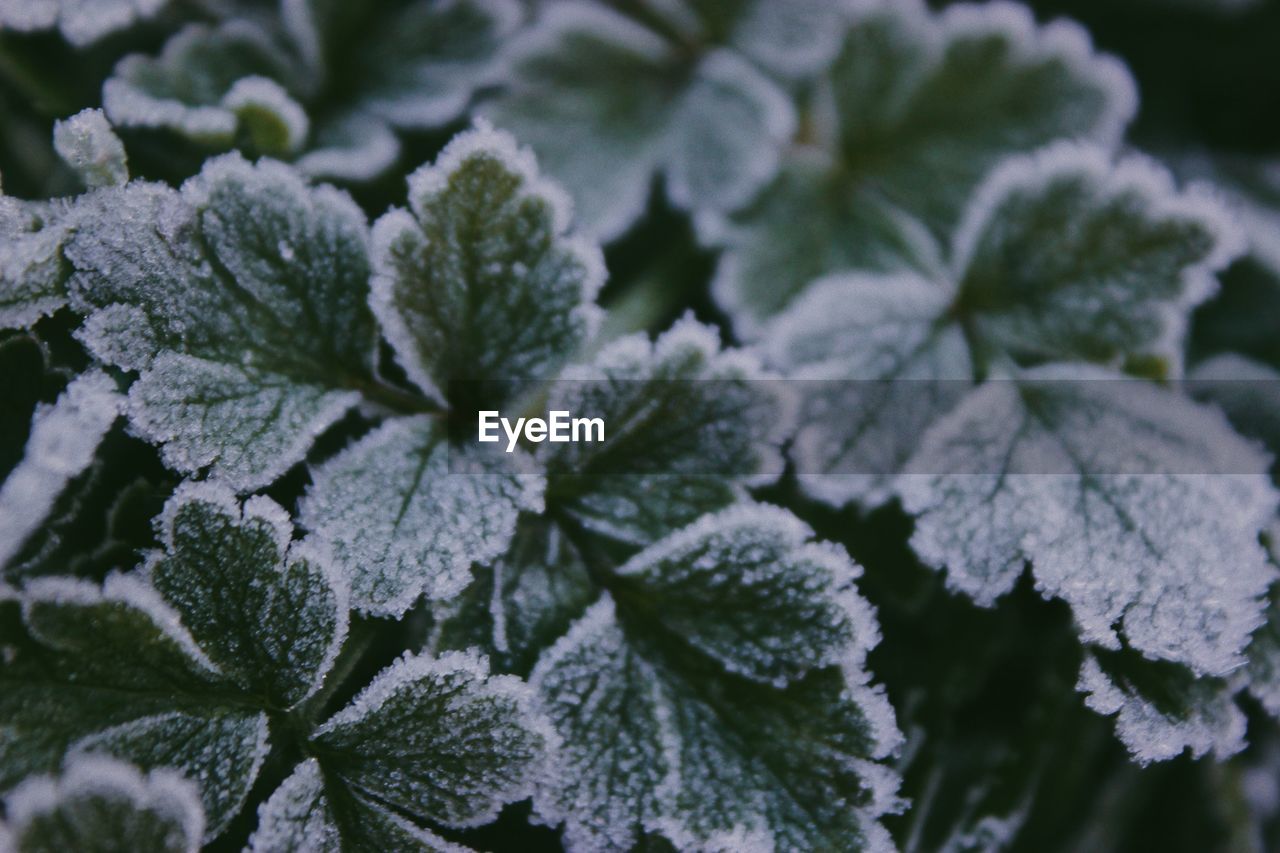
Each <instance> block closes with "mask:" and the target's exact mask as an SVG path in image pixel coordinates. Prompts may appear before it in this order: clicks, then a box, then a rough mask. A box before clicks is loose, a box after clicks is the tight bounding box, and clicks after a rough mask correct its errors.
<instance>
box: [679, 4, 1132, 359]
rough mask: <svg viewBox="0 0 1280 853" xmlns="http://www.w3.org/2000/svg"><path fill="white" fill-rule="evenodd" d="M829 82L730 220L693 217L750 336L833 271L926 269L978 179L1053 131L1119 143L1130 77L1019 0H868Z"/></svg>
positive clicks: (1072, 31) (721, 287) (720, 286)
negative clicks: (811, 119) (812, 118)
mask: <svg viewBox="0 0 1280 853" xmlns="http://www.w3.org/2000/svg"><path fill="white" fill-rule="evenodd" d="M855 6H856V9H857V11H856V13H855V14H854V16H853V21H852V23H851V24H850V25H849V26H848V28H847V30H846V32H845V36H844V40H843V43H842V46H841V49H840V52H839V55H838V56H837V57H836V59H835V61H834V64H833V65H832V66H831V69H830V72H829V74H830V76H829V78H828V79H826V80H824V81H823V83H822V86H821V89H820V97H819V99H818V104H819V106H820V107H821V109H818V110H817V113H818V115H820V116H825V117H826V118H825V120H822V121H817V122H815V123H816V125H817V127H816V130H815V132H814V133H812V134H811V136H815V137H816V138H814V139H812V140H810V141H809V144H804V145H793V146H791V148H789V149H787V150H786V151H785V152H784V153H783V155H782V159H781V165H780V167H779V174H778V177H777V178H776V179H775V180H774V181H772V182H771V183H770V184H769V185H768V186H767V187H765V188H764V189H763V191H762V192H761V193H760V195H759V197H758V198H757V199H756V200H755V201H753V202H752V203H751V204H750V205H748V206H747V207H746V208H744V209H743V210H741V211H739V212H737V213H734V214H733V215H731V216H727V217H726V216H723V215H715V214H714V213H713V212H711V211H709V210H706V211H701V212H700V215H699V224H700V226H701V232H702V234H703V236H704V237H705V238H706V239H707V240H709V241H710V242H712V243H713V244H715V245H717V246H721V247H723V248H725V250H726V251H725V253H724V254H723V255H722V257H721V260H720V265H719V268H718V270H717V273H716V278H715V281H714V282H713V292H714V295H715V296H716V298H717V300H718V301H719V302H720V304H721V305H722V306H723V307H724V308H725V309H726V310H727V311H728V312H729V313H730V314H731V316H732V317H733V319H734V322H735V325H736V326H737V327H738V329H739V331H740V332H742V333H744V334H747V335H755V334H757V333H758V332H759V331H760V328H759V326H760V323H761V322H762V321H763V320H764V319H766V318H767V317H769V316H770V315H772V314H774V313H776V312H777V311H778V310H780V309H781V308H783V307H784V306H785V305H786V304H787V302H788V301H789V300H790V299H791V298H792V297H793V296H795V295H796V294H797V293H798V292H799V291H800V290H801V289H803V287H804V286H805V285H807V284H808V283H809V282H810V281H812V280H814V279H816V278H818V277H820V276H822V275H824V274H826V273H831V272H846V271H855V270H857V271H876V272H897V271H901V270H903V269H914V270H916V271H917V272H921V273H923V274H925V275H928V274H929V273H930V272H931V271H932V270H933V269H934V267H935V265H936V254H937V252H936V244H937V243H939V242H941V243H945V242H946V241H947V240H948V239H949V237H950V235H951V232H952V229H953V228H954V227H955V225H956V222H957V221H958V218H959V215H960V213H961V211H962V210H963V209H964V206H965V204H966V203H967V202H968V200H969V196H970V193H971V192H972V191H973V188H974V187H975V186H976V185H977V184H978V183H979V182H980V181H981V180H982V179H983V177H984V176H985V175H986V173H987V171H988V170H989V169H990V168H991V167H993V166H994V165H996V163H998V162H999V161H1000V160H1001V159H1002V158H1004V157H1007V156H1010V155H1013V154H1019V153H1027V152H1030V151H1034V150H1035V149H1037V148H1039V147H1041V146H1044V145H1046V144H1048V143H1050V142H1053V141H1055V140H1060V139H1076V140H1082V141H1093V142H1097V143H1099V144H1102V145H1103V146H1107V147H1110V146H1111V145H1113V144H1114V143H1115V142H1116V141H1117V140H1118V138H1119V136H1120V134H1121V132H1122V131H1123V129H1124V126H1125V124H1126V123H1127V122H1128V120H1129V118H1130V117H1131V116H1132V114H1133V112H1134V109H1135V107H1136V102H1137V99H1136V94H1135V90H1134V85H1133V82H1132V80H1131V79H1130V78H1129V76H1128V73H1127V72H1126V71H1125V69H1124V67H1123V66H1122V65H1121V64H1120V63H1119V62H1117V61H1116V60H1114V59H1112V58H1110V57H1107V56H1103V55H1100V54H1098V53H1097V52H1096V51H1094V49H1093V46H1092V44H1091V43H1090V41H1089V38H1088V35H1087V34H1086V33H1085V32H1084V30H1082V29H1081V28H1079V27H1078V26H1076V25H1074V24H1071V23H1068V22H1065V21H1055V22H1053V23H1050V24H1047V25H1043V26H1041V25H1038V24H1036V22H1035V20H1034V19H1033V17H1032V15H1031V13H1030V12H1029V11H1028V10H1027V9H1026V8H1024V7H1023V6H1020V5H1015V4H1013V3H1005V2H994V3H983V4H970V3H955V4H950V5H948V6H947V8H946V9H944V10H942V11H941V12H937V13H935V12H931V11H929V10H928V9H927V8H926V7H925V4H924V3H923V2H919V0H891V1H890V0H885V2H874V0H873V2H860V3H857V4H855Z"/></svg>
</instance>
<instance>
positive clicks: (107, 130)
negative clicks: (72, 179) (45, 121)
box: [53, 110, 129, 188]
mask: <svg viewBox="0 0 1280 853" xmlns="http://www.w3.org/2000/svg"><path fill="white" fill-rule="evenodd" d="M53 146H54V148H56V149H57V151H58V154H59V155H60V156H61V157H62V159H63V160H65V161H66V162H67V165H69V166H71V168H73V169H75V170H76V173H77V174H79V175H80V179H81V180H83V181H84V183H85V186H87V187H90V188H94V187H111V186H120V185H122V184H124V183H125V182H126V181H128V180H129V166H128V161H127V158H126V156H125V152H124V144H123V143H121V141H120V137H118V136H116V134H115V131H114V130H112V129H111V124H110V123H109V122H108V121H107V118H106V116H104V115H103V114H102V110H83V111H81V112H78V113H76V114H75V115H73V116H72V117H71V118H69V119H66V120H65V121H59V122H56V123H55V124H54V126H53Z"/></svg>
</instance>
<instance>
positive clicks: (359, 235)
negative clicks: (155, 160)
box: [65, 155, 374, 490]
mask: <svg viewBox="0 0 1280 853" xmlns="http://www.w3.org/2000/svg"><path fill="white" fill-rule="evenodd" d="M366 244H367V231H366V227H365V220H364V215H363V213H361V212H360V210H359V208H357V207H356V206H355V205H354V203H353V202H352V201H351V199H350V198H349V197H347V196H346V195H345V194H343V193H340V192H338V191H336V190H334V189H332V188H330V187H324V186H322V187H316V188H311V187H308V186H306V184H305V183H303V181H302V180H301V178H299V177H298V175H297V174H296V173H294V172H293V171H291V170H290V169H288V168H287V167H285V166H283V165H281V164H278V163H271V162H267V161H264V162H262V163H259V164H258V165H256V166H253V165H250V164H248V163H246V162H245V161H244V160H242V159H240V158H239V157H237V156H234V155H232V156H228V157H224V158H218V159H215V160H211V161H209V162H208V163H207V164H206V165H205V168H204V170H203V171H202V172H201V174H200V175H199V176H198V177H196V178H193V179H192V180H190V181H188V182H187V183H186V184H185V185H184V186H183V189H182V191H181V192H180V193H178V192H174V191H173V190H170V189H168V188H165V187H162V186H159V185H153V184H140V183H135V184H131V185H130V186H128V187H127V188H125V189H124V190H123V191H122V192H121V194H120V197H119V199H118V204H117V209H116V210H115V211H114V213H113V215H111V216H105V217H102V218H100V219H94V220H91V221H88V222H86V223H84V224H83V225H82V227H80V228H79V229H78V230H77V231H76V233H75V234H74V235H73V236H72V237H71V238H70V239H69V240H68V242H67V245H66V247H65V253H66V256H67V258H68V259H69V260H70V261H71V263H72V265H73V266H74V268H75V273H74V275H73V276H72V278H71V294H72V299H71V301H72V305H73V307H74V308H76V309H77V310H78V311H81V312H82V313H85V314H87V315H88V318H87V320H86V321H85V325H84V326H83V328H82V329H81V331H80V333H79V335H80V339H81V340H82V341H83V342H84V343H85V345H86V346H87V347H88V348H89V349H90V351H91V352H93V354H94V355H95V356H97V357H98V358H100V359H101V360H103V361H105V362H107V363H110V364H114V365H116V366H118V367H120V368H122V369H125V370H138V371H140V374H141V375H140V377H139V380H138V381H137V382H136V383H135V384H134V386H133V388H132V389H131V390H130V398H129V406H128V411H129V416H130V420H131V422H132V423H133V426H134V429H135V430H136V431H137V432H138V433H139V434H140V435H142V436H143V437H144V438H146V439H148V440H150V441H153V442H156V443H159V444H162V445H163V453H164V458H165V461H166V463H167V464H169V465H170V466H172V467H174V468H176V469H178V470H180V471H184V472H193V471H197V470H200V469H205V468H207V469H209V471H210V473H211V474H213V475H214V476H215V477H218V478H220V479H222V480H224V481H225V482H227V483H229V484H231V485H232V486H233V487H235V488H237V489H242V490H247V489H250V488H253V487H255V486H259V485H264V484H266V483H269V482H271V481H272V480H274V479H275V478H276V477H278V476H279V475H280V474H281V473H283V472H284V471H285V470H286V469H288V468H289V467H290V466H291V465H293V464H294V463H296V462H298V461H300V460H301V459H302V457H303V455H304V454H305V453H306V451H307V449H308V447H309V446H310V444H311V442H312V441H313V440H314V437H315V436H316V435H317V434H318V433H319V432H321V431H322V430H323V429H325V428H326V427H327V426H329V425H330V424H332V423H333V422H334V421H335V420H337V419H338V418H339V417H341V415H342V414H343V413H344V412H345V411H346V410H347V409H348V408H350V407H351V406H352V405H354V404H355V403H356V402H357V401H358V399H359V395H358V392H357V390H356V389H358V388H360V387H361V386H362V385H363V384H365V383H367V382H369V381H370V378H371V376H372V370H373V365H372V363H373V356H374V325H373V320H372V317H371V316H370V314H369V312H368V310H367V308H366V307H365V294H366V292H367V291H366V288H367V282H368V275H369V267H368V256H367V245H366Z"/></svg>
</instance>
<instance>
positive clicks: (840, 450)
mask: <svg viewBox="0 0 1280 853" xmlns="http://www.w3.org/2000/svg"><path fill="white" fill-rule="evenodd" d="M952 299H953V296H952V294H951V293H950V292H949V291H948V289H947V288H945V287H943V286H941V285H939V284H938V283H936V282H932V281H928V280H925V279H923V278H920V277H919V276H916V275H913V274H910V273H904V274H902V275H897V276H889V275H882V276H877V275H864V274H856V273H847V274H844V275H833V276H830V277H828V278H825V279H822V280H821V281H817V282H814V284H813V285H812V286H811V287H810V288H809V289H808V290H807V291H806V292H805V293H804V294H803V295H801V296H800V297H799V298H798V299H796V301H795V303H794V304H793V305H792V307H791V308H790V309H788V310H787V311H785V312H784V313H782V314H780V315H779V316H778V317H777V318H775V320H774V321H773V322H771V323H770V325H769V326H768V327H767V331H766V332H765V334H764V339H763V343H762V346H763V347H764V352H765V358H766V360H767V361H768V362H769V363H770V364H771V365H773V366H775V367H776V368H778V369H779V370H781V371H782V372H784V373H785V374H786V375H787V376H788V377H789V378H792V379H797V380H802V381H800V382H798V383H796V384H797V387H798V388H799V396H800V397H801V400H802V402H801V409H800V417H799V419H798V422H799V427H798V429H797V431H796V436H795V440H794V441H793V442H792V445H791V455H792V458H793V459H794V461H795V468H796V479H797V481H798V482H799V483H800V485H801V486H802V487H803V488H804V490H805V492H806V493H808V494H809V495H811V496H813V497H816V498H818V499H819V500H822V501H824V502H826V503H829V504H832V505H834V506H841V505H843V504H846V503H848V502H849V501H851V500H856V501H859V502H861V503H863V504H865V505H871V506H874V505H876V504H879V503H882V502H883V501H885V500H887V499H888V498H889V497H891V495H892V486H893V478H894V477H895V476H896V475H897V473H898V472H899V471H900V470H902V466H903V465H905V464H906V462H907V460H908V459H910V457H911V454H912V453H914V452H915V450H916V447H917V445H918V443H919V436H920V434H921V433H922V432H923V431H924V430H925V429H927V428H928V427H929V426H930V425H931V424H932V423H933V422H934V421H935V420H937V419H938V418H940V417H942V416H943V415H945V414H946V413H947V412H949V411H950V410H951V409H952V408H953V407H954V406H955V405H956V403H958V402H959V401H960V399H961V397H963V395H964V394H965V393H966V392H967V391H968V390H969V388H970V387H971V380H972V376H973V365H972V362H971V359H970V355H969V348H968V345H967V343H966V341H965V338H964V333H963V331H962V330H961V329H960V327H959V326H958V325H956V324H952V323H947V322H945V320H944V318H945V317H946V316H947V313H948V310H949V304H950V302H951V300H952Z"/></svg>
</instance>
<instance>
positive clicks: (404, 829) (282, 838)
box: [249, 758, 467, 853]
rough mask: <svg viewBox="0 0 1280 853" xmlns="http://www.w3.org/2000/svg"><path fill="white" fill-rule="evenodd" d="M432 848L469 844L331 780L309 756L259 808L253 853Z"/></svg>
mask: <svg viewBox="0 0 1280 853" xmlns="http://www.w3.org/2000/svg"><path fill="white" fill-rule="evenodd" d="M301 849H306V850H314V851H316V852H317V853H339V851H342V850H344V849H346V850H430V851H433V853H457V851H464V850H466V849H467V848H465V847H462V846H460V845H457V844H452V843H450V842H448V841H445V840H444V839H443V838H440V837H439V836H437V835H435V834H434V833H432V832H430V831H428V830H426V829H423V828H422V827H420V826H416V825H414V824H413V823H410V822H409V821H407V820H405V819H404V818H403V817H401V816H400V815H398V814H396V813H395V812H393V811H391V810H390V809H388V808H386V807H385V806H383V805H381V804H380V803H378V802H376V801H374V800H371V799H368V798H366V797H364V796H361V795H360V794H358V793H356V792H353V791H348V790H346V789H344V788H342V787H341V786H340V785H333V784H328V780H327V779H326V777H325V775H324V771H323V769H322V768H321V766H320V762H319V761H317V760H316V759H314V758H309V759H307V760H306V761H304V762H303V763H302V764H299V765H298V767H297V769H295V770H294V771H293V774H292V775H291V776H289V778H288V779H286V780H285V781H284V783H283V784H282V785H281V786H280V787H279V788H277V789H276V791H275V793H274V794H272V795H271V797H270V798H269V799H268V800H267V801H266V802H265V803H263V804H262V805H261V806H260V807H259V809H258V828H257V829H256V830H255V831H254V833H253V837H252V838H250V839H249V850H250V851H251V853H292V851H295V850H301Z"/></svg>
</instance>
